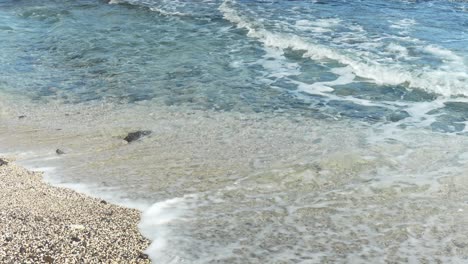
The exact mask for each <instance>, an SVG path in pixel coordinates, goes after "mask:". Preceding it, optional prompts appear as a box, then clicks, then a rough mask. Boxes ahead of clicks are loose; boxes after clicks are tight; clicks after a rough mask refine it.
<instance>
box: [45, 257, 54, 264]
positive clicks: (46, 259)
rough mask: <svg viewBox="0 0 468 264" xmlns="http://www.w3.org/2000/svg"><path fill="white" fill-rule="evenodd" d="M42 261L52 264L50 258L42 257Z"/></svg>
mask: <svg viewBox="0 0 468 264" xmlns="http://www.w3.org/2000/svg"><path fill="white" fill-rule="evenodd" d="M42 260H43V261H44V262H46V263H54V259H53V258H52V257H51V256H44V257H43V258H42Z"/></svg>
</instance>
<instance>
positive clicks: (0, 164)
mask: <svg viewBox="0 0 468 264" xmlns="http://www.w3.org/2000/svg"><path fill="white" fill-rule="evenodd" d="M3 165H8V161H6V160H3V159H0V166H3Z"/></svg>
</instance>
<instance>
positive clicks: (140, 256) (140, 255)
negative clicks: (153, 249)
mask: <svg viewBox="0 0 468 264" xmlns="http://www.w3.org/2000/svg"><path fill="white" fill-rule="evenodd" d="M138 258H139V259H148V258H149V256H148V255H147V254H145V253H143V252H140V253H139V254H138Z"/></svg>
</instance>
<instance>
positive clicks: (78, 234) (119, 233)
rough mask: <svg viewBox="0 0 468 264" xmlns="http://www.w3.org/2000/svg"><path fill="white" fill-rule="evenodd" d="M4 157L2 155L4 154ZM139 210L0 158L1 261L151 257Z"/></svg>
mask: <svg viewBox="0 0 468 264" xmlns="http://www.w3.org/2000/svg"><path fill="white" fill-rule="evenodd" d="M0 160H2V159H0ZM140 213H141V212H139V211H138V210H134V209H129V208H125V207H121V206H117V205H113V204H110V203H107V202H105V201H102V200H99V199H95V198H91V197H88V196H86V195H83V194H80V193H77V192H75V191H73V190H70V189H65V188H58V187H53V186H50V185H48V184H46V183H44V182H43V181H42V175H41V173H37V172H30V171H27V170H26V169H23V168H21V167H19V166H16V165H15V164H13V163H11V162H4V163H2V164H0V263H150V260H149V259H148V256H147V255H146V254H145V253H144V252H143V251H144V250H145V249H146V248H147V247H148V245H149V241H148V240H147V239H146V238H144V237H143V236H142V235H141V234H140V233H139V231H138V228H137V224H138V222H139V220H140Z"/></svg>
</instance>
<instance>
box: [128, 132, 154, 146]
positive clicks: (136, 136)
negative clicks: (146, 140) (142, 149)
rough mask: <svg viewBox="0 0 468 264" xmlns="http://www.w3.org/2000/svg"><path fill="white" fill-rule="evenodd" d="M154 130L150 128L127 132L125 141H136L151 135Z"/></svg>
mask: <svg viewBox="0 0 468 264" xmlns="http://www.w3.org/2000/svg"><path fill="white" fill-rule="evenodd" d="M151 133H152V132H151V131H150V130H138V131H135V132H130V133H128V134H127V136H126V137H125V138H124V140H125V141H127V142H128V143H131V142H133V141H136V140H138V139H140V138H142V137H144V136H148V135H150V134H151Z"/></svg>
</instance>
